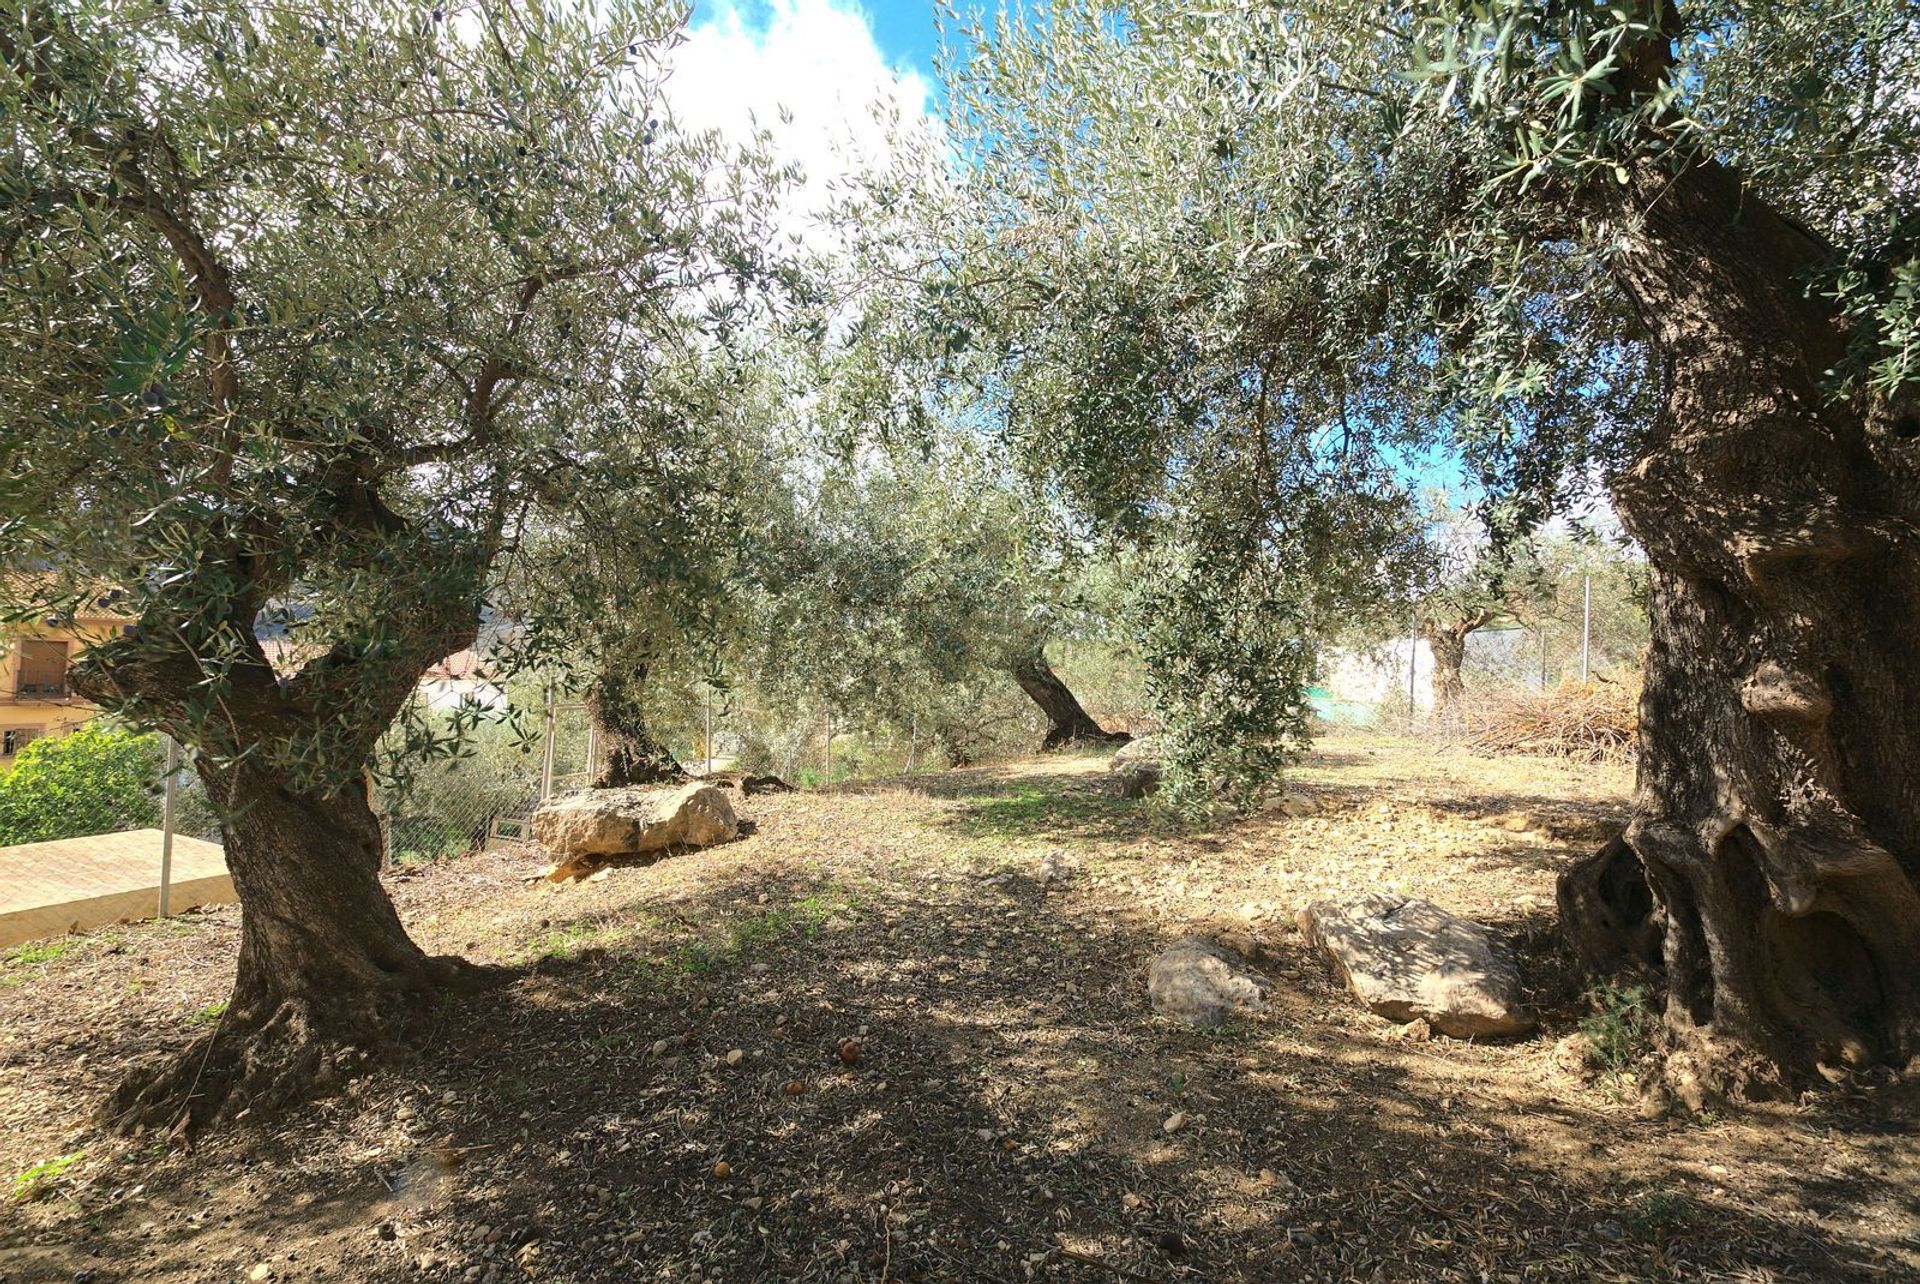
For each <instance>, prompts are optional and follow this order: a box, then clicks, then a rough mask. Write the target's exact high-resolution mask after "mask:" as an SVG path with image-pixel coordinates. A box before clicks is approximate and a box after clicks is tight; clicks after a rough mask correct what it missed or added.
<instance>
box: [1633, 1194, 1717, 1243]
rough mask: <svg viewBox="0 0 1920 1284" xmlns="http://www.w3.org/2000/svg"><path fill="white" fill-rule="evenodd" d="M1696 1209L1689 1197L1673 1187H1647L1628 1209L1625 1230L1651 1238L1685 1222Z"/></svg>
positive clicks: (1692, 1217)
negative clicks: (1644, 1192)
mask: <svg viewBox="0 0 1920 1284" xmlns="http://www.w3.org/2000/svg"><path fill="white" fill-rule="evenodd" d="M1699 1211H1700V1210H1699V1207H1698V1205H1696V1204H1695V1203H1694V1201H1693V1199H1692V1197H1691V1196H1688V1195H1684V1194H1682V1193H1680V1192H1679V1191H1674V1190H1664V1189H1655V1190H1650V1191H1648V1192H1647V1193H1646V1194H1644V1195H1642V1196H1640V1198H1639V1199H1636V1200H1635V1201H1634V1202H1633V1207H1632V1208H1630V1209H1628V1210H1627V1229H1629V1230H1631V1231H1632V1232H1633V1233H1634V1234H1635V1235H1638V1236H1639V1237H1640V1238H1642V1239H1652V1238H1654V1237H1656V1236H1658V1235H1659V1234H1661V1233H1662V1232H1664V1231H1669V1230H1674V1229H1677V1228H1679V1227H1683V1226H1685V1225H1687V1224H1688V1223H1689V1222H1691V1221H1693V1220H1694V1218H1695V1217H1696V1216H1698V1214H1699Z"/></svg>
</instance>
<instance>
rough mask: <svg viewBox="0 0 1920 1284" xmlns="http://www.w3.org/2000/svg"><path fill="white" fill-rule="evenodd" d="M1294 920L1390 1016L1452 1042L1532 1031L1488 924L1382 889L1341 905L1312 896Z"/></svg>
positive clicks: (1513, 971) (1516, 979)
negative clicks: (1419, 1025) (1420, 1024)
mask: <svg viewBox="0 0 1920 1284" xmlns="http://www.w3.org/2000/svg"><path fill="white" fill-rule="evenodd" d="M1299 923H1300V931H1301V932H1302V933H1303V934H1304V935H1305V936H1306V938H1307V942H1308V943H1309V944H1310V945H1312V946H1314V947H1315V948H1317V949H1318V950H1319V951H1320V952H1321V953H1322V954H1324V955H1325V956H1326V960H1327V962H1328V964H1329V966H1330V967H1331V968H1332V970H1333V973H1334V975H1335V976H1337V977H1339V978H1340V979H1341V980H1342V981H1344V982H1345V983H1346V985H1347V987H1348V988H1349V989H1351V990H1352V991H1353V992H1354V994H1355V995H1356V996H1358V997H1359V999H1360V1001H1361V1002H1362V1003H1364V1004H1366V1005H1367V1007H1368V1008H1370V1009H1372V1010H1373V1011H1374V1012H1376V1013H1378V1014H1379V1015H1381V1016H1383V1017H1386V1018H1387V1019H1388V1020H1390V1021H1425V1022H1426V1023H1427V1024H1428V1025H1429V1026H1431V1027H1432V1028H1433V1029H1434V1031H1435V1032H1437V1033H1439V1034H1445V1035H1450V1036H1452V1037H1453V1038H1456V1039H1468V1038H1487V1037H1497V1036H1501V1035H1512V1034H1524V1033H1525V1032H1527V1031H1528V1030H1531V1029H1533V1024H1534V1021H1533V1014H1532V1013H1530V1012H1529V1011H1528V1010H1527V1007H1526V1004H1525V1003H1524V1002H1523V1001H1522V1000H1521V997H1520V972H1519V969H1518V968H1516V967H1515V966H1514V965H1513V961H1512V960H1511V959H1509V958H1508V957H1507V956H1506V954H1505V953H1504V952H1502V951H1501V949H1500V947H1499V946H1497V945H1496V944H1495V943H1494V940H1493V937H1492V936H1491V935H1490V934H1489V933H1488V931H1487V929H1486V928H1484V927H1482V926H1481V925H1480V924H1478V923H1475V922H1472V921H1470V920H1468V919H1464V918H1461V917H1460V916H1459V915H1457V914H1449V913H1448V912H1447V911H1446V910H1443V909H1441V908H1440V907H1439V906H1438V905H1435V904H1434V903H1433V902H1432V901H1426V900H1407V899H1405V898H1403V897H1399V896H1389V895H1384V894H1375V895H1372V896H1367V897H1363V898H1362V899H1361V900H1359V901H1357V902H1356V903H1354V904H1352V905H1345V906H1343V905H1336V904H1334V903H1332V902H1331V901H1315V902H1314V903H1313V904H1312V905H1309V906H1308V907H1307V908H1306V909H1304V910H1301V911H1300V915H1299Z"/></svg>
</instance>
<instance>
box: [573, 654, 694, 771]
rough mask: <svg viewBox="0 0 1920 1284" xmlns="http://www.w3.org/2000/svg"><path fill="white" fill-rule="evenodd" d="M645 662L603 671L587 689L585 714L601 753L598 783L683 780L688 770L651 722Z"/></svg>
mask: <svg viewBox="0 0 1920 1284" xmlns="http://www.w3.org/2000/svg"><path fill="white" fill-rule="evenodd" d="M646 690H647V666H646V665H644V664H637V665H634V666H632V667H631V668H630V669H627V670H624V671H616V670H609V671H608V672H606V673H603V674H601V675H600V680H599V681H597V682H595V683H594V684H593V686H592V688H591V689H589V690H588V692H587V716H588V717H589V718H592V719H593V724H594V727H595V729H596V730H597V732H598V733H599V740H600V745H601V752H602V754H603V757H602V759H601V762H600V767H599V770H598V771H597V772H595V773H594V778H593V787H594V788H595V789H610V788H613V787H615V786H619V785H653V784H661V783H669V782H677V781H682V780H685V779H686V778H687V773H686V771H685V770H684V769H683V768H682V767H681V766H680V764H679V763H677V762H675V761H674V760H673V751H672V750H671V749H669V748H667V746H666V745H664V744H662V743H661V742H660V741H659V740H658V739H656V738H655V737H654V735H653V732H652V731H651V730H649V729H648V727H647V709H646Z"/></svg>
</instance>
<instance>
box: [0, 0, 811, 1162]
mask: <svg viewBox="0 0 1920 1284" xmlns="http://www.w3.org/2000/svg"><path fill="white" fill-rule="evenodd" d="M685 20H686V10H685V8H684V6H682V5H680V4H677V3H670V2H668V0H610V2H609V3H607V4H602V5H596V6H593V7H591V8H590V9H589V8H579V7H576V6H564V5H554V4H546V3H540V2H539V0H535V2H534V3H531V4H515V5H511V6H508V5H501V4H495V3H491V2H487V3H472V4H453V5H447V6H443V7H441V8H434V9H429V8H425V7H422V6H418V5H412V4H401V3H398V2H397V0H353V2H352V3H348V2H347V0H293V2H292V3H289V4H280V5H274V6H260V5H254V4H249V3H244V2H243V0H211V2H210V3H202V4H192V5H186V4H168V5H155V4H149V3H145V2H144V0H141V2H139V3H135V2H133V0H30V2H29V3H27V4H26V5H25V6H24V7H16V8H15V9H14V10H13V11H12V12H11V14H10V16H9V17H8V19H7V20H6V21H5V22H4V23H0V118H4V119H5V120H6V121H7V127H8V131H9V139H10V145H9V148H8V151H7V156H6V159H5V160H4V161H3V162H0V167H3V168H0V187H3V188H4V190H5V192H6V196H7V200H6V205H5V210H4V214H0V258H4V261H5V263H6V271H5V273H4V274H0V458H4V459H5V460H6V461H7V466H6V471H5V480H4V482H0V486H4V488H5V492H4V493H5V503H6V513H7V517H6V522H5V524H4V527H0V532H3V534H4V540H5V543H4V547H3V548H0V560H4V562H5V564H6V565H8V566H11V567H20V566H41V567H44V566H54V567H56V568H59V569H60V570H61V571H62V572H63V573H64V574H65V576H66V577H67V578H68V579H70V581H71V587H72V590H73V591H74V592H78V591H79V586H80V585H82V584H87V585H93V584H98V583H102V582H104V583H106V584H108V585H111V586H114V587H116V588H118V589H119V590H120V591H121V592H122V593H123V594H124V597H125V603H126V610H127V613H128V614H130V615H131V616H132V617H134V619H135V621H136V622H135V623H134V624H133V625H132V627H130V628H129V629H128V630H127V632H126V634H125V636H123V637H119V638H116V639H114V640H113V641H110V642H108V643H106V644H104V645H101V646H96V647H93V648H91V649H89V650H88V652H87V653H86V655H85V656H84V657H83V658H82V659H81V660H80V661H79V662H78V663H77V664H76V666H75V669H74V674H73V681H74V686H75V689H76V690H78V691H81V692H83V693H84V694H86V695H87V696H88V697H90V698H92V699H93V700H95V701H97V702H99V703H100V704H102V705H103V706H105V707H106V708H108V709H111V710H113V711H115V712H116V713H117V714H119V715H121V716H123V717H124V718H126V719H127V720H129V721H130V722H132V723H133V724H135V725H138V726H144V727H155V728H160V729H164V730H166V731H167V732H169V733H170V734H172V735H173V736H174V737H175V738H176V739H178V740H180V741H181V742H182V743H184V744H186V745H189V746H192V747H194V748H195V749H197V750H198V753H197V754H196V755H195V759H194V761H195V765H196V769H197V771H198V773H199V775H200V777H201V779H202V780H203V781H204V783H205V786H206V792H207V794H208V796H209V797H210V798H211V799H212V800H213V801H214V802H215V803H216V804H217V805H218V807H219V808H220V810H221V812H222V815H223V839H224V842H225V846H226V853H227V861H228V864H229V866H230V868H231V869H232V872H233V879H234V885H235V887H236V889H237V890H238V892H239V895H240V901H241V905H242V931H241V944H240V953H239V969H238V975H237V978H236V982H235V988H234V993H233V997H232V1001H231V1005H230V1007H229V1008H228V1010H227V1015H226V1019H225V1020H224V1021H223V1022H222V1023H221V1028H220V1030H219V1031H218V1032H217V1033H215V1034H213V1035H211V1036H209V1038H210V1041H211V1047H196V1048H195V1049H194V1050H192V1051H191V1052H190V1053H189V1054H188V1055H187V1056H186V1057H184V1058H183V1059H182V1060H180V1061H179V1062H177V1063H175V1064H174V1065H173V1066H171V1067H163V1068H160V1069H158V1070H154V1069H147V1070H142V1071H137V1072H135V1073H134V1074H132V1075H131V1076H130V1077H129V1078H128V1080H127V1081H126V1083H125V1084H124V1085H123V1086H122V1088H121V1091H120V1092H119V1094H118V1095H117V1097H116V1098H115V1100H114V1102H113V1103H112V1104H111V1106H110V1114H111V1116H112V1118H113V1119H114V1120H115V1121H116V1122H119V1123H123V1124H124V1123H140V1122H159V1123H162V1124H169V1123H172V1122H173V1121H174V1120H175V1119H176V1118H178V1117H180V1116H181V1115H182V1114H183V1113H184V1114H188V1115H190V1116H191V1118H193V1119H195V1120H199V1119H202V1118H205V1117H209V1116H211V1115H214V1114H216V1113H218V1112H219V1111H221V1110H229V1111H230V1110H235V1109H238V1108H240V1107H242V1106H254V1107H266V1106H271V1105H274V1104H276V1103H278V1102H282V1101H285V1100H287V1099H288V1098H290V1097H291V1096H293V1095H295V1094H298V1093H300V1092H302V1091H305V1090H307V1089H309V1088H310V1087H312V1086H313V1085H315V1084H318V1083H328V1082H333V1081H336V1080H337V1079H338V1077H339V1076H340V1074H341V1073H342V1072H345V1071H348V1070H350V1069H351V1068H352V1067H353V1066H355V1065H357V1064H359V1063H360V1061H361V1060H362V1059H363V1057H364V1055H365V1054H366V1053H367V1052H368V1051H371V1050H376V1049H378V1048H380V1047H382V1046H383V1045H387V1044H389V1043H391V1042H392V1041H394V1040H396V1039H399V1038H403V1037H405V1036H406V1035H407V1034H408V1033H409V1032H410V1031H412V1030H414V1029H415V1028H417V1023H418V1021H419V1019H421V1018H423V1017H425V1016H426V1015H427V1014H430V1013H433V1012H436V1011H438V1010H439V1004H440V1003H441V1001H442V998H443V996H444V995H445V994H447V993H448V992H449V990H450V988H452V987H457V986H461V985H466V984H469V983H471V982H473V981H474V980H475V979H476V973H475V972H474V970H473V969H471V968H469V967H467V966H465V965H463V964H462V963H461V962H460V961H459V960H455V959H436V958H429V957H428V956H427V955H426V954H425V953H423V952H422V951H421V949H420V948H419V947H418V946H417V945H416V944H415V943H414V942H413V941H412V940H411V939H410V938H409V937H408V935H407V933H406V931H405V929H404V928H403V927H402V926H401V923H400V921H399V918H398V917H397V916H396V914H395V913H394V909H393V906H392V905H391V903H390V902H389V901H388V898H387V896H386V894H385V892H384V891H383V890H382V888H381V885H380V883H379V880H378V877H377V875H378V870H379V866H380V860H381V840H380V828H379V825H378V823H377V821H376V820H375V817H374V814H373V812H372V810H371V809H370V808H369V805H368V793H369V790H368V787H367V783H366V780H367V777H366V768H367V764H368V761H369V758H370V756H371V755H372V753H373V751H374V748H375V745H376V743H377V742H379V740H380V739H381V737H382V736H383V735H385V734H386V733H387V732H388V729H389V726H390V724H391V723H392V722H393V720H394V718H395V715H396V713H399V712H400V711H402V710H403V709H404V708H406V707H407V706H408V701H409V699H410V696H411V694H412V692H413V691H414V688H415V685H416V683H417V681H418V680H419V678H420V676H421V674H422V673H423V671H424V670H425V669H426V667H427V666H428V665H430V664H431V663H433V662H434V661H436V660H438V659H439V658H441V657H442V656H444V655H446V654H448V653H450V652H452V651H455V650H458V649H460V648H462V647H464V646H467V645H470V644H471V643H472V642H473V641H474V638H475V633H476V628H477V626H478V623H479V619H480V613H481V604H482V600H483V598H484V596H485V595H486V593H487V592H488V590H489V586H490V584H491V583H492V581H493V580H494V578H495V575H496V567H497V565H498V563H499V561H500V559H502V558H503V557H508V556H511V555H512V554H513V553H514V552H515V551H516V550H517V549H518V548H519V546H520V541H521V538H522V536H523V535H524V534H525V533H526V532H528V531H530V530H536V529H541V528H543V524H547V525H558V524H561V522H560V518H559V517H558V516H557V515H560V514H565V513H566V512H568V511H569V510H570V509H571V508H572V507H573V506H574V505H575V504H576V503H577V502H578V500H579V499H580V497H582V496H591V495H595V494H602V493H608V492H612V491H616V490H618V489H620V488H621V487H623V486H625V485H629V484H634V483H635V476H634V474H633V472H632V470H631V465H632V463H633V461H634V457H635V451H634V450H633V448H632V443H631V442H630V440H629V436H628V429H629V424H630V421H629V419H628V418H627V417H625V416H613V415H606V414H603V413H600V412H601V410H602V409H603V408H605V407H606V406H608V405H609V404H610V403H611V404H626V405H643V406H651V407H653V411H652V413H654V414H656V415H659V416H661V417H665V416H666V415H668V414H670V413H671V412H670V411H668V410H666V409H665V408H663V407H661V405H660V399H662V398H665V397H676V396H680V395H681V394H682V393H683V391H684V390H685V389H686V388H687V387H688V386H689V385H688V383H687V381H685V380H682V379H679V378H677V377H676V378H667V379H662V380H661V381H660V383H659V386H656V383H655V378H656V376H657V375H660V374H662V373H663V372H665V371H670V370H673V371H677V370H684V369H686V368H687V363H688V362H689V361H696V360H697V359H700V358H703V357H704V356H705V355H707V354H711V353H714V352H716V351H724V350H725V348H726V346H727V344H728V343H729V342H730V340H731V339H732V338H733V337H735V336H737V335H739V334H740V333H742V332H743V330H744V329H745V328H747V326H748V323H749V322H750V321H751V318H752V316H753V313H754V311H755V307H756V301H757V300H758V299H760V298H762V297H763V295H762V293H761V291H760V290H759V288H758V287H759V286H760V285H762V284H764V283H766V282H767V281H768V280H769V279H770V278H771V277H773V276H774V275H775V274H776V272H777V265H776V263H775V261H774V259H773V258H772V257H771V254H772V251H773V249H774V248H776V247H777V246H778V244H779V241H778V238H777V237H776V236H774V235H773V234H772V232H771V230H770V227H769V225H768V224H767V222H766V220H765V218H764V215H765V213H766V211H767V209H768V207H769V203H770V199H771V195H772V193H773V191H774V190H775V189H776V188H777V186H778V184H779V181H780V178H781V175H779V174H777V173H775V172H774V171H773V170H772V167H770V166H768V165H767V164H765V163H764V160H763V159H762V158H761V157H759V156H757V155H746V156H741V157H735V156H734V155H732V154H731V153H730V152H729V151H728V150H727V149H726V148H725V147H723V145H722V144H721V143H720V142H719V141H718V140H717V139H715V138H710V137H700V136H690V135H687V134H685V133H682V132H681V131H679V130H678V129H676V128H675V126H674V125H673V123H672V120H671V117H670V115H669V113H668V112H667V110H666V104H665V101H664V99H663V96H662V86H663V83H664V81H665V78H666V75H667V67H666V54H667V52H668V50H670V49H671V48H672V46H673V45H674V43H675V42H676V41H677V40H678V39H679V38H680V32H681V29H682V25H683V24H684V22H685ZM697 382H698V381H697V380H695V381H694V383H696V384H697ZM641 481H642V482H644V478H642V479H641ZM56 578H59V577H56ZM9 582H12V581H11V580H10V581H9ZM14 605H15V606H16V608H17V609H21V610H37V611H43V612H44V611H49V610H58V609H61V606H62V602H61V600H59V599H58V597H57V595H54V594H41V595H39V600H35V601H30V602H21V603H15V604H14ZM268 626H271V627H275V628H279V627H282V626H285V630H286V631H287V632H288V633H290V634H291V635H292V636H293V637H294V638H295V639H296V640H298V641H303V642H306V643H308V644H309V645H310V646H311V649H312V652H313V655H314V658H312V659H311V660H309V661H307V662H306V663H305V664H304V665H303V666H302V667H301V668H300V669H299V670H298V672H296V673H294V674H292V675H291V676H286V677H282V676H280V675H278V674H276V672H275V671H274V669H273V667H272V666H271V665H270V664H269V663H268V661H267V658H266V656H265V654H264V653H263V651H262V648H261V646H260V644H259V642H258V641H257V640H256V633H257V631H258V630H260V629H261V628H263V627H268Z"/></svg>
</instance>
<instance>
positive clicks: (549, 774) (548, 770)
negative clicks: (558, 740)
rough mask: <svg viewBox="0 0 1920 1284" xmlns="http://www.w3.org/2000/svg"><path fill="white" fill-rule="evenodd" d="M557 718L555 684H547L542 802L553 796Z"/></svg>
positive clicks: (541, 762)
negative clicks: (554, 696) (554, 704)
mask: <svg viewBox="0 0 1920 1284" xmlns="http://www.w3.org/2000/svg"><path fill="white" fill-rule="evenodd" d="M557 721H558V719H557V717H556V714H555V710H554V707H553V683H551V682H549V683H547V722H546V736H545V742H546V743H545V744H543V745H542V746H541V748H540V801H541V802H545V801H546V800H547V799H548V798H549V797H551V796H552V794H553V741H554V730H555V726H556V724H557Z"/></svg>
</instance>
